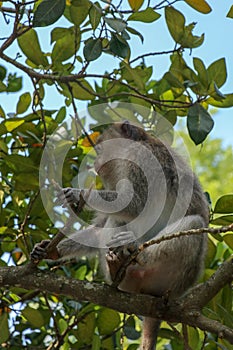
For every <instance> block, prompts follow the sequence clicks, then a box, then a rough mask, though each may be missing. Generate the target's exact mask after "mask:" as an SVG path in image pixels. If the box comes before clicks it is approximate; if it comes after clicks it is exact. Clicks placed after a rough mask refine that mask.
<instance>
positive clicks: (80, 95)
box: [70, 79, 95, 100]
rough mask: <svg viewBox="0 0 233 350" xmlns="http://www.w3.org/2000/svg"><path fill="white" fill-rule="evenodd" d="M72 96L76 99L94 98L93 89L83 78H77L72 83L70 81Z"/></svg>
mask: <svg viewBox="0 0 233 350" xmlns="http://www.w3.org/2000/svg"><path fill="white" fill-rule="evenodd" d="M70 86H71V88H72V93H73V96H74V98H77V99H78V100H94V99H95V95H94V93H95V92H94V90H93V89H92V87H91V85H90V84H89V83H88V82H87V81H86V80H85V79H79V80H77V81H76V82H74V83H70Z"/></svg>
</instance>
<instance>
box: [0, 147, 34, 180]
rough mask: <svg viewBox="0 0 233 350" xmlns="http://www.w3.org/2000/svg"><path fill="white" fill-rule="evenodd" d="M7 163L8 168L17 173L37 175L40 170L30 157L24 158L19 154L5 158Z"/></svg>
mask: <svg viewBox="0 0 233 350" xmlns="http://www.w3.org/2000/svg"><path fill="white" fill-rule="evenodd" d="M5 161H6V164H7V165H8V167H9V168H10V169H11V170H13V171H14V172H15V173H20V172H25V173H26V172H29V173H34V174H37V172H38V168H37V167H36V166H35V165H34V163H33V161H32V159H31V158H29V157H24V156H21V155H19V154H10V155H8V156H7V157H6V158H5ZM24 182H25V178H24Z"/></svg>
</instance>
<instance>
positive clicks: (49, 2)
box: [33, 0, 66, 27]
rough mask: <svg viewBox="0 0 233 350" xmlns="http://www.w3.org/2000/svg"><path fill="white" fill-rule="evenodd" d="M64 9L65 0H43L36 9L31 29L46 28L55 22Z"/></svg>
mask: <svg viewBox="0 0 233 350" xmlns="http://www.w3.org/2000/svg"><path fill="white" fill-rule="evenodd" d="M65 7H66V0H43V1H42V2H41V3H40V4H39V6H38V7H37V9H36V11H35V14H34V18H33V27H46V26H48V25H50V24H53V23H54V22H56V21H57V20H58V19H59V18H60V17H61V16H62V15H63V12H64V10H65Z"/></svg>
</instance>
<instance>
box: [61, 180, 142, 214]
mask: <svg viewBox="0 0 233 350" xmlns="http://www.w3.org/2000/svg"><path fill="white" fill-rule="evenodd" d="M81 195H82V196H83V199H84V201H85V202H86V203H87V205H88V206H89V207H91V208H92V209H95V210H96V211H100V212H104V213H109V214H111V213H118V212H119V213H124V212H127V213H128V214H131V213H134V214H135V213H136V214H137V213H138V212H140V210H141V207H142V203H141V199H140V197H139V196H138V195H137V194H136V193H135V192H133V191H132V188H131V187H124V186H122V187H120V188H119V191H118V192H117V191H110V190H100V191H98V190H91V191H89V190H88V189H83V190H81V189H76V188H71V187H68V188H64V189H62V191H61V192H60V193H58V203H59V204H62V205H63V206H66V205H67V204H68V205H73V204H78V203H79V201H80V196H81Z"/></svg>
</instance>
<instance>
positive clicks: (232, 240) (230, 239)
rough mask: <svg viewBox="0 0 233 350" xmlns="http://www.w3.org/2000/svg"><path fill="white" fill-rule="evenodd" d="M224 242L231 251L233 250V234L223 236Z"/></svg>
mask: <svg viewBox="0 0 233 350" xmlns="http://www.w3.org/2000/svg"><path fill="white" fill-rule="evenodd" d="M223 240H224V242H225V243H226V244H227V245H228V246H229V247H230V248H231V249H233V234H232V233H229V234H227V235H225V236H223Z"/></svg>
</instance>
